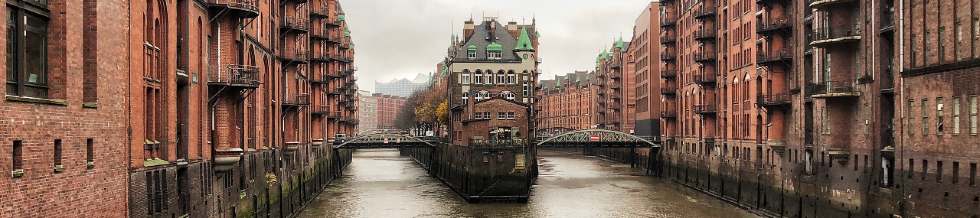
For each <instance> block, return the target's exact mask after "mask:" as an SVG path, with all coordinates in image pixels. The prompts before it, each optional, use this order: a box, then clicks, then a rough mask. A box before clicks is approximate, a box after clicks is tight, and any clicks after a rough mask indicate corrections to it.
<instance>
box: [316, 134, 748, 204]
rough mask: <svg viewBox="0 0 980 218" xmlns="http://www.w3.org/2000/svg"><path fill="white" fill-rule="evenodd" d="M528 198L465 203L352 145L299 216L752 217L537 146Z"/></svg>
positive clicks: (387, 157) (393, 160)
mask: <svg viewBox="0 0 980 218" xmlns="http://www.w3.org/2000/svg"><path fill="white" fill-rule="evenodd" d="M539 158H540V162H541V166H540V176H539V178H538V180H537V183H536V185H535V186H534V190H533V192H532V196H531V198H530V201H529V202H528V203H481V204H468V203H466V202H465V201H463V199H462V198H460V197H459V196H457V195H456V194H455V193H454V192H453V191H452V190H450V189H449V188H447V187H446V186H444V185H443V184H442V183H440V182H439V180H437V179H435V178H433V177H430V176H428V175H427V174H426V172H425V171H424V170H423V169H422V168H420V167H419V166H418V165H416V164H415V162H414V161H412V159H410V158H408V157H404V156H400V155H399V153H398V151H397V150H360V151H356V152H355V153H354V160H353V163H351V165H350V168H349V169H348V170H347V171H346V173H345V175H344V176H343V177H341V178H339V179H338V180H337V181H335V182H334V183H333V184H332V185H330V187H329V188H327V189H326V190H325V191H324V192H323V193H321V194H320V196H319V197H318V198H317V199H315V200H313V202H312V203H311V204H310V205H308V206H307V208H306V209H305V210H304V211H303V212H302V213H301V214H300V215H299V217H756V216H755V215H753V214H751V213H748V212H747V211H745V210H742V209H740V208H737V207H734V206H731V205H730V204H727V203H725V202H722V201H720V200H716V199H715V198H713V197H710V196H707V195H704V194H702V193H700V192H697V191H693V190H690V189H687V188H685V187H681V186H678V185H675V184H672V183H669V182H667V181H662V180H659V179H656V178H652V177H648V176H642V172H639V171H636V170H633V169H630V167H629V165H628V164H619V163H614V162H610V161H606V160H602V159H599V158H595V157H586V156H582V155H579V153H575V152H572V151H568V152H565V151H560V152H559V151H540V152H539Z"/></svg>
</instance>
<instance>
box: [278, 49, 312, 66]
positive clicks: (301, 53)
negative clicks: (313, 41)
mask: <svg viewBox="0 0 980 218" xmlns="http://www.w3.org/2000/svg"><path fill="white" fill-rule="evenodd" d="M279 57H280V58H281V59H282V60H284V61H286V62H290V63H306V62H307V61H308V60H309V59H307V57H306V50H305V49H293V50H292V51H282V55H280V56H279Z"/></svg>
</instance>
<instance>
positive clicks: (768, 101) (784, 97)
mask: <svg viewBox="0 0 980 218" xmlns="http://www.w3.org/2000/svg"><path fill="white" fill-rule="evenodd" d="M792 97H793V96H792V95H790V94H789V93H777V94H765V95H760V96H759V99H758V102H757V103H758V104H759V105H760V106H763V107H777V106H787V105H789V104H790V103H792V102H793V99H792Z"/></svg>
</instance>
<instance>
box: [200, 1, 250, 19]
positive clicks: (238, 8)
mask: <svg viewBox="0 0 980 218" xmlns="http://www.w3.org/2000/svg"><path fill="white" fill-rule="evenodd" d="M207 3H208V5H209V6H210V7H214V8H221V7H223V8H228V9H230V10H231V11H232V12H235V14H238V15H239V16H242V17H247V18H253V17H258V16H259V4H258V0H207Z"/></svg>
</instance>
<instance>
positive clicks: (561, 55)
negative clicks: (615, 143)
mask: <svg viewBox="0 0 980 218" xmlns="http://www.w3.org/2000/svg"><path fill="white" fill-rule="evenodd" d="M340 1H341V4H342V5H343V8H344V11H345V12H346V13H347V20H348V24H349V27H350V29H351V32H352V33H351V36H352V37H353V40H354V43H355V46H356V50H355V51H356V56H355V58H356V60H357V61H356V65H357V67H358V72H357V77H358V79H359V80H358V86H359V87H360V88H361V89H365V90H371V91H373V90H374V81H388V80H391V79H394V78H413V77H414V76H415V75H416V74H418V73H428V72H432V71H434V70H435V64H436V63H437V62H439V61H440V60H442V58H443V57H445V55H446V47H447V46H449V42H450V36H451V34H453V33H457V34H458V33H460V32H461V31H462V23H463V21H465V20H467V19H469V18H470V17H471V16H472V17H473V18H474V19H475V20H480V18H481V17H482V16H484V15H485V16H496V17H499V19H500V20H501V21H502V22H503V21H517V22H522V21H523V22H527V23H530V22H531V18H532V17H536V18H537V24H538V31H539V32H540V33H541V47H540V49H541V52H542V54H541V58H542V59H543V60H544V62H543V63H542V64H541V70H542V72H543V73H544V74H543V75H542V78H544V79H548V78H552V77H554V75H559V74H565V73H568V72H572V71H573V70H582V69H592V68H593V67H594V65H595V56H596V54H597V53H598V52H599V51H600V50H601V49H602V48H608V47H610V46H611V45H612V42H613V39H614V37H619V36H620V35H622V36H623V38H625V39H626V40H629V38H630V37H632V31H633V29H632V27H633V22H634V20H635V19H636V17H637V16H639V14H640V12H641V11H642V10H643V9H644V8H645V7H646V5H647V4H649V2H650V1H649V0H602V1H589V0H533V1H532V0H340Z"/></svg>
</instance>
